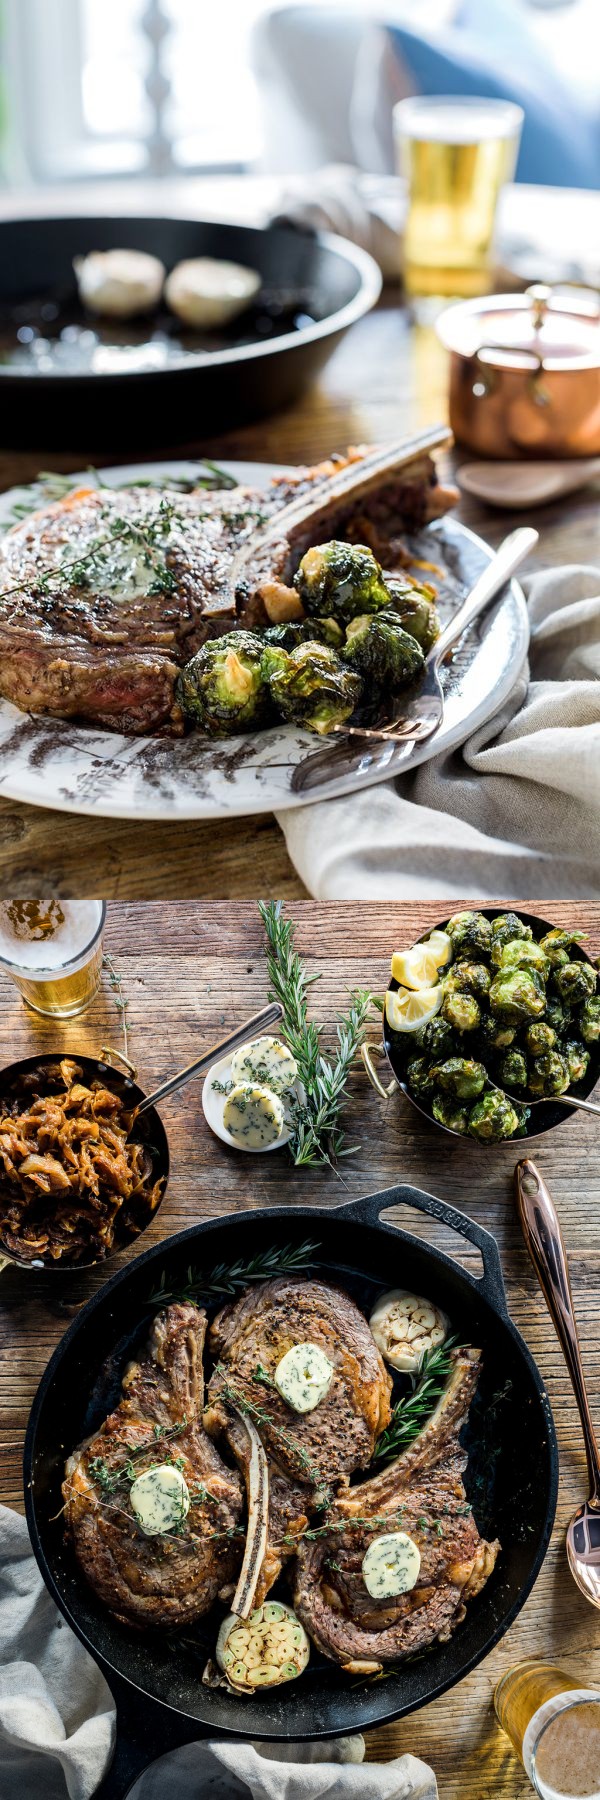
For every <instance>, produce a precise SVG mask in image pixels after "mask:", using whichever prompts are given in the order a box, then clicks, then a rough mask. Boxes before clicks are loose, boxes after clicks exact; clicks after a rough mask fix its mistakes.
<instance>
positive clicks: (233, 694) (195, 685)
mask: <svg viewBox="0 0 600 1800" xmlns="http://www.w3.org/2000/svg"><path fill="white" fill-rule="evenodd" d="M262 655H263V647H262V643H261V640H260V638H258V637H255V636H254V635H253V633H252V632H250V631H231V632H228V633H227V636H226V637H220V638H211V639H210V640H209V642H208V643H207V644H203V645H202V649H201V650H197V651H196V655H195V656H193V657H192V659H191V661H190V662H188V663H186V665H185V668H184V669H182V671H181V674H180V676H179V678H178V681H177V687H176V696H177V699H178V700H179V703H180V706H181V708H182V710H183V712H184V713H185V716H186V718H188V719H191V720H192V721H193V723H194V725H197V726H199V727H200V729H201V731H206V732H208V734H209V736H210V737H231V736H233V735H234V734H235V732H237V731H257V730H258V729H259V727H260V726H262V725H266V724H268V723H269V721H270V719H271V718H272V707H271V703H270V696H269V690H268V687H267V684H266V682H265V680H264V677H263V673H262V668H261V663H262Z"/></svg>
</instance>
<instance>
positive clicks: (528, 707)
mask: <svg viewBox="0 0 600 1800" xmlns="http://www.w3.org/2000/svg"><path fill="white" fill-rule="evenodd" d="M524 585H526V591H527V594H528V603H529V613H530V619H531V650H530V670H529V674H528V671H527V669H526V670H525V672H524V673H523V675H522V676H520V677H519V679H518V680H517V682H516V684H515V688H514V691H513V693H512V695H511V696H510V699H509V700H508V701H507V702H506V703H505V705H504V706H503V708H502V710H501V711H500V712H497V713H496V714H495V715H494V717H493V718H492V719H490V720H488V722H487V724H486V725H483V726H481V727H480V729H479V730H478V731H477V732H475V733H474V734H473V736H472V737H470V738H468V739H467V741H466V743H465V744H464V745H463V746H462V748H461V749H458V750H454V751H451V752H449V753H448V754H447V755H446V756H442V757H439V758H433V759H432V760H431V761H430V762H426V763H423V764H421V766H420V767H419V768H416V769H415V770H414V771H413V772H412V773H411V774H408V775H405V776H402V777H400V778H399V779H398V780H396V781H390V782H385V783H382V784H381V785H380V786H378V787H377V786H375V787H372V788H368V789H365V790H364V791H363V792H361V793H357V794H348V796H347V798H344V799H340V800H329V801H319V802H318V803H317V804H315V805H311V806H308V807H306V808H303V809H300V810H298V811H289V812H281V813H278V815H277V817H278V822H279V824H280V825H281V828H282V830H283V832H284V833H285V839H286V843H287V847H288V851H289V854H290V857H291V859H292V862H293V863H294V865H295V867H296V869H297V870H298V873H299V875H301V877H302V880H303V881H304V883H305V885H306V887H307V888H308V891H309V893H310V894H312V895H313V897H314V898H315V899H317V900H354V899H357V900H363V899H364V900H366V899H372V900H380V899H381V900H394V899H397V900H401V899H409V898H411V897H413V896H419V898H421V899H423V898H427V897H429V898H431V899H438V898H440V899H442V898H444V899H452V898H453V896H457V897H458V896H464V895H465V894H468V896H469V898H470V899H473V900H475V899H480V900H488V899H498V900H501V899H508V898H511V897H512V898H514V896H515V895H518V896H519V898H520V899H522V900H526V899H545V898H547V899H558V898H560V899H571V900H587V899H597V898H598V895H599V893H600V570H599V569H595V568H590V567H569V568H564V569H554V570H551V571H546V572H544V573H543V574H540V575H536V576H534V577H533V578H532V579H531V581H530V582H529V583H528V584H524Z"/></svg>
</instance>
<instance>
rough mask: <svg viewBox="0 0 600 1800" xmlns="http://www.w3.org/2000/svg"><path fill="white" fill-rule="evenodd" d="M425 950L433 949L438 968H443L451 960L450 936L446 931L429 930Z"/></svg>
mask: <svg viewBox="0 0 600 1800" xmlns="http://www.w3.org/2000/svg"><path fill="white" fill-rule="evenodd" d="M425 949H426V950H433V953H434V956H435V959H436V962H437V966H438V969H445V968H446V967H447V964H448V963H449V962H452V938H449V937H448V933H447V931H430V933H429V937H428V939H427V943H426V945H425Z"/></svg>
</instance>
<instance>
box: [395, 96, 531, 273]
mask: <svg viewBox="0 0 600 1800" xmlns="http://www.w3.org/2000/svg"><path fill="white" fill-rule="evenodd" d="M522 124H523V113H522V111H521V108H520V106H514V105H513V104H512V102H511V101H508V100H477V99H473V98H470V99H453V98H445V97H444V96H436V97H431V98H428V97H427V96H426V95H419V96H417V97H415V98H414V99H411V100H401V101H400V102H399V105H398V106H396V107H394V135H395V142H396V149H397V162H398V169H399V173H400V174H401V175H403V176H404V178H405V181H406V186H407V194H408V210H407V215H406V222H405V226H404V239H403V257H404V283H405V287H406V291H407V293H408V294H409V295H414V296H417V295H423V296H426V295H435V296H439V297H440V298H443V299H448V298H452V296H453V295H459V296H463V297H464V296H467V297H468V296H469V295H471V294H486V293H489V291H490V286H491V272H492V254H493V235H494V222H495V218H496V210H497V206H498V200H499V197H500V193H501V190H502V187H503V186H504V183H505V182H506V181H511V180H512V177H513V175H514V171H515V164H516V160H517V151H518V148H519V138H520V134H521V126H522Z"/></svg>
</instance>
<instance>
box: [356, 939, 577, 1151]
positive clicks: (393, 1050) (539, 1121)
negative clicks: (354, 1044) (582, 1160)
mask: <svg viewBox="0 0 600 1800" xmlns="http://www.w3.org/2000/svg"><path fill="white" fill-rule="evenodd" d="M477 911H478V912H482V913H483V916H484V919H496V918H498V916H499V915H500V914H501V913H504V912H507V911H508V908H507V907H502V906H495V907H494V906H492V907H489V906H479V907H477ZM519 918H520V919H522V920H523V923H524V924H525V925H530V926H531V929H532V931H533V935H534V938H541V937H543V936H544V934H545V932H547V931H552V930H553V929H554V928H553V925H552V922H551V920H550V919H539V918H538V916H537V913H528V912H523V908H522V907H519ZM446 923H447V921H446V920H445V919H444V920H443V921H442V920H441V919H440V920H439V923H438V924H437V925H435V926H434V925H431V926H430V927H429V928H428V930H427V931H424V932H423V935H422V937H420V938H417V940H416V941H417V943H419V944H420V943H423V942H424V941H425V939H426V938H428V937H429V932H430V930H431V931H437V930H441V931H444V930H445V927H446ZM570 954H571V956H572V958H573V961H574V962H577V961H580V962H590V963H591V961H592V958H591V956H589V955H588V953H587V950H584V948H583V945H582V944H573V945H572V948H571V952H570ZM592 966H594V965H593V964H592ZM399 986H400V983H399V982H398V981H395V980H394V979H392V980H391V981H390V987H391V988H392V989H395V988H398V987H399ZM382 1034H383V1037H382V1051H381V1053H382V1054H384V1055H385V1057H386V1058H387V1061H388V1063H389V1065H390V1068H391V1070H392V1072H393V1075H394V1079H395V1082H396V1084H397V1086H398V1087H399V1088H401V1089H402V1093H403V1094H406V1098H407V1100H410V1103H411V1106H414V1107H415V1108H416V1111H417V1112H420V1113H421V1114H422V1116H423V1118H424V1119H429V1123H430V1125H433V1126H434V1129H435V1130H436V1131H445V1132H446V1133H447V1135H448V1137H455V1138H458V1139H459V1141H460V1143H461V1144H474V1143H476V1142H477V1140H476V1139H475V1138H470V1137H465V1136H464V1135H463V1133H462V1132H460V1131H451V1129H450V1126H449V1125H440V1123H439V1120H438V1119H434V1118H433V1115H432V1113H430V1112H428V1110H427V1107H426V1106H422V1105H421V1102H420V1100H417V1099H416V1098H415V1095H414V1094H412V1093H411V1090H410V1088H409V1087H408V1086H407V1082H406V1064H405V1059H404V1055H403V1051H404V1050H405V1049H406V1048H407V1047H408V1046H409V1045H411V1043H412V1042H413V1040H411V1038H410V1037H406V1039H405V1043H404V1044H403V1042H402V1034H401V1033H398V1032H394V1031H391V1030H390V1027H389V1025H388V1022H387V1017H386V1014H385V1011H384V1013H383V1021H382ZM467 1036H468V1034H467ZM366 1049H367V1055H366V1057H365V1056H364V1052H363V1061H364V1063H365V1068H366V1069H367V1073H368V1075H369V1079H370V1080H371V1082H372V1083H373V1086H374V1087H375V1088H377V1091H378V1093H380V1094H381V1095H382V1096H383V1098H384V1099H387V1098H388V1095H389V1093H391V1092H392V1090H393V1086H394V1083H393V1082H392V1083H391V1086H390V1088H389V1089H387V1090H386V1089H385V1088H384V1087H383V1086H382V1084H381V1083H380V1082H379V1080H378V1077H377V1075H376V1073H375V1070H374V1069H373V1066H372V1063H371V1061H370V1058H371V1055H372V1054H376V1053H377V1052H379V1051H380V1046H379V1045H378V1044H370V1045H367V1046H366ZM588 1049H589V1052H590V1060H589V1063H588V1068H587V1073H586V1076H585V1080H584V1081H578V1082H573V1083H572V1086H571V1088H570V1089H569V1092H570V1093H573V1094H579V1095H580V1096H581V1098H582V1099H583V1100H588V1099H589V1096H590V1094H591V1093H593V1090H594V1088H595V1086H596V1083H597V1082H598V1081H600V1043H598V1044H589V1045H588ZM523 1104H524V1105H525V1106H526V1105H527V1096H526V1095H525V1096H524V1097H523ZM574 1111H575V1109H573V1112H571V1111H570V1110H569V1109H568V1108H567V1107H566V1106H561V1105H560V1104H559V1102H558V1101H557V1100H546V1101H543V1102H542V1103H541V1104H536V1105H535V1106H532V1108H531V1113H530V1117H529V1119H528V1121H527V1125H526V1128H525V1131H524V1132H522V1134H521V1137H519V1138H514V1139H510V1142H511V1143H515V1144H516V1143H522V1141H523V1139H524V1138H535V1137H541V1136H542V1134H543V1133H544V1132H545V1131H553V1130H554V1126H555V1125H564V1122H565V1119H569V1118H573V1116H574ZM505 1142H506V1140H505ZM479 1147H480V1148H481V1147H482V1146H481V1143H480V1145H479ZM496 1147H497V1146H496V1145H494V1144H484V1145H483V1148H484V1149H485V1150H487V1151H489V1152H490V1154H491V1153H493V1151H494V1149H495V1148H496Z"/></svg>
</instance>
